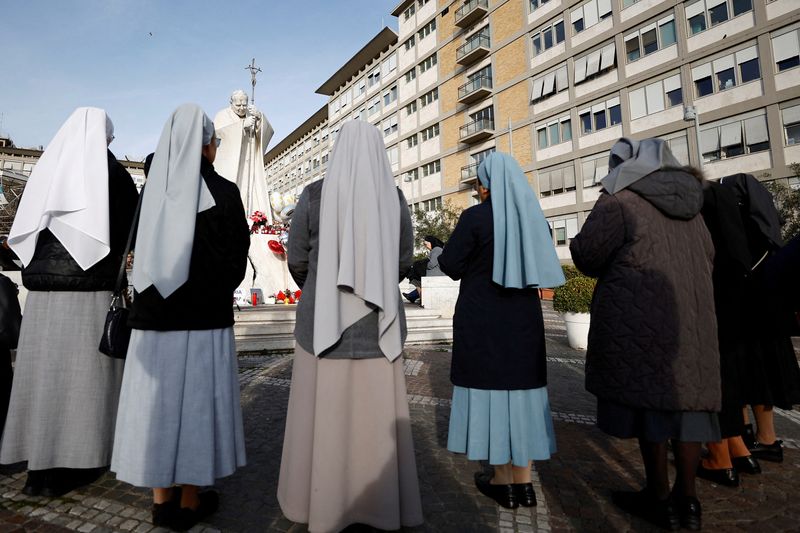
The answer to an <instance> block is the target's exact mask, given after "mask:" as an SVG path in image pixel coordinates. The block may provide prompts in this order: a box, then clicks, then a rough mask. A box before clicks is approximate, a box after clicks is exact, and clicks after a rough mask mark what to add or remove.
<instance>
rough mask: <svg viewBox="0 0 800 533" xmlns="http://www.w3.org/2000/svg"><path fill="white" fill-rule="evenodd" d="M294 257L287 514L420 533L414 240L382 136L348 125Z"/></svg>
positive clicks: (314, 526)
mask: <svg viewBox="0 0 800 533" xmlns="http://www.w3.org/2000/svg"><path fill="white" fill-rule="evenodd" d="M288 247H289V249H288V263H289V269H290V271H291V273H292V276H293V277H294V279H295V281H296V282H297V284H298V285H299V286H301V287H302V288H303V298H302V299H301V300H300V304H299V306H298V309H297V320H296V325H295V337H296V339H297V346H296V348H295V359H294V368H293V371H292V389H291V393H290V396H289V408H288V412H287V414H286V432H285V436H284V443H283V456H282V459H281V469H280V478H279V481H278V502H279V503H280V506H281V510H282V511H283V513H284V515H285V516H286V517H287V518H288V519H289V520H292V521H294V522H300V523H304V524H308V529H309V531H312V532H327V531H331V532H333V531H340V530H342V529H343V528H345V527H347V526H348V525H351V524H367V525H369V526H372V527H376V528H379V529H386V530H394V529H399V528H400V527H402V526H416V525H419V524H421V523H422V521H423V519H422V505H421V501H420V495H419V483H418V480H417V467H416V462H415V459H414V445H413V442H412V438H411V423H410V419H409V410H408V401H407V399H406V383H405V376H404V374H403V357H402V355H401V353H402V350H403V343H404V341H405V336H406V324H405V314H404V312H403V304H402V302H401V300H400V291H399V288H398V283H399V281H400V279H402V277H403V275H404V273H405V272H406V271H407V270H408V268H409V266H410V265H411V259H412V250H413V234H412V227H411V217H410V214H409V211H408V206H407V204H406V200H405V198H404V197H403V194H402V193H401V192H400V191H399V190H398V189H397V187H396V186H395V182H394V178H393V177H392V172H391V169H390V167H389V161H388V159H387V157H386V147H385V145H384V143H383V137H382V136H381V134H380V132H379V131H378V130H377V128H375V127H374V126H372V125H370V124H368V123H366V122H362V121H358V120H356V121H351V122H348V123H347V124H345V125H344V126H343V127H342V130H341V132H340V133H339V137H338V140H337V142H336V146H335V147H334V149H333V154H332V156H331V160H330V164H329V166H328V173H327V175H326V177H325V179H324V180H323V181H321V182H320V181H318V182H315V183H312V184H311V185H309V186H308V187H306V189H305V190H304V191H303V194H302V195H301V197H300V200H299V201H298V204H297V207H296V209H295V212H294V215H293V217H292V227H291V230H290V233H289V246H288Z"/></svg>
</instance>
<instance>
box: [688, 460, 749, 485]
mask: <svg viewBox="0 0 800 533" xmlns="http://www.w3.org/2000/svg"><path fill="white" fill-rule="evenodd" d="M697 477H701V478H703V479H705V480H707V481H710V482H712V483H716V484H717V485H724V486H726V487H738V486H739V472H737V471H736V469H735V468H719V469H717V468H714V469H711V468H706V467H704V466H703V463H700V464H699V465H697Z"/></svg>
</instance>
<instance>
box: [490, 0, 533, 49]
mask: <svg viewBox="0 0 800 533" xmlns="http://www.w3.org/2000/svg"><path fill="white" fill-rule="evenodd" d="M524 12H525V10H524V5H523V0H509V1H508V2H506V3H505V4H503V5H502V6H500V8H499V9H496V10H495V11H494V12H493V13H492V15H491V17H492V18H491V21H490V23H491V25H492V39H493V41H494V42H493V43H492V44H494V43H499V42H502V41H504V40H506V39H508V38H509V37H510V36H511V35H513V34H514V33H516V32H518V31H519V30H521V29H522V25H523V23H524V22H525V19H524V17H523V13H524Z"/></svg>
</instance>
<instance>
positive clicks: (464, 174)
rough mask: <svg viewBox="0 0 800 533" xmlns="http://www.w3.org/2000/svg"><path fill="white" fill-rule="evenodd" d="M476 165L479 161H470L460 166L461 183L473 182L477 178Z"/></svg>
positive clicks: (478, 164)
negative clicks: (469, 163)
mask: <svg viewBox="0 0 800 533" xmlns="http://www.w3.org/2000/svg"><path fill="white" fill-rule="evenodd" d="M478 166H480V163H472V164H471V165H467V166H465V167H461V183H466V184H471V183H474V182H475V180H477V179H478Z"/></svg>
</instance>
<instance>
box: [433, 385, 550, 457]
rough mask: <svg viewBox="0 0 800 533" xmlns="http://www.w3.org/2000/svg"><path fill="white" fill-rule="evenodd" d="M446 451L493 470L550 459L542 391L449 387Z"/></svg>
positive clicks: (546, 402)
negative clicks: (450, 404) (451, 388)
mask: <svg viewBox="0 0 800 533" xmlns="http://www.w3.org/2000/svg"><path fill="white" fill-rule="evenodd" d="M447 449H448V450H450V451H451V452H455V453H466V454H467V458H468V459H470V460H472V461H480V460H488V461H489V464H492V465H504V464H508V463H510V462H513V463H514V466H522V467H524V466H528V461H541V460H544V459H549V458H550V454H552V453H555V451H556V438H555V432H554V431H553V419H552V417H551V416H550V401H549V400H548V398H547V387H540V388H538V389H527V390H512V391H507V390H483V389H469V388H465V387H458V386H456V387H453V404H452V407H451V409H450V430H449V434H448V437H447Z"/></svg>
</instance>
